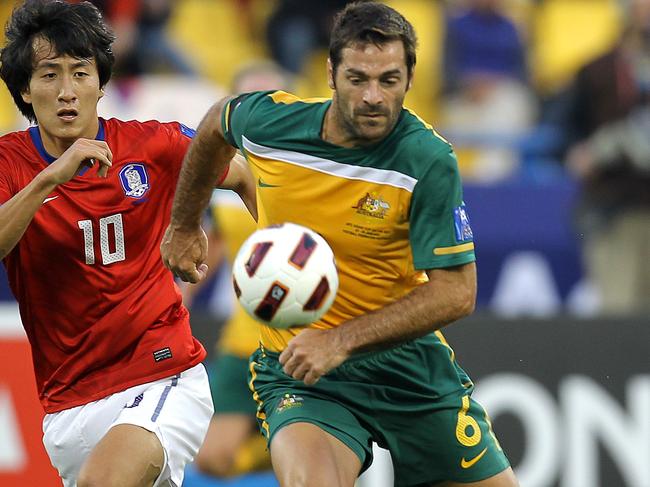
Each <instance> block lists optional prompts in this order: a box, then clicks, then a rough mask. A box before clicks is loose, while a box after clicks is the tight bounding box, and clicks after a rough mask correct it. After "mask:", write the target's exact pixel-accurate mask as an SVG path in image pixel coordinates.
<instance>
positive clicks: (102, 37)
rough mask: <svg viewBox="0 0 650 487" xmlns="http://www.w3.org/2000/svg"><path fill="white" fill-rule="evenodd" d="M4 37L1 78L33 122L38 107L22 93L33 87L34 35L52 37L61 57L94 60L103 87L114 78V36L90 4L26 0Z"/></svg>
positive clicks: (53, 46) (7, 26) (52, 0)
mask: <svg viewBox="0 0 650 487" xmlns="http://www.w3.org/2000/svg"><path fill="white" fill-rule="evenodd" d="M5 37H6V39H7V43H6V45H5V46H4V48H3V49H2V51H1V52H0V77H1V78H2V79H3V81H4V82H5V84H6V85H7V88H8V89H9V92H10V93H11V96H12V97H13V99H14V102H15V103H16V106H17V107H18V109H19V110H20V112H21V113H22V114H23V115H24V116H25V117H27V118H28V119H29V120H30V121H32V122H35V121H36V115H35V114H34V109H33V108H32V105H31V104H30V103H25V101H24V100H23V99H22V96H21V94H22V93H24V92H25V91H27V89H28V88H29V81H30V79H31V77H32V73H33V71H34V67H35V59H34V53H35V52H34V41H35V40H36V39H39V38H42V39H44V40H46V41H48V42H49V43H50V44H51V46H52V49H53V50H54V53H55V54H56V55H58V56H63V55H69V56H72V57H74V58H77V59H94V60H95V63H96V65H97V72H98V74H99V85H100V87H101V88H103V87H104V86H105V85H106V83H108V80H109V79H110V78H111V73H112V70H113V63H114V62H115V58H114V56H113V51H112V50H111V44H112V43H113V41H114V40H115V36H114V35H113V32H112V31H111V30H110V29H109V28H108V27H107V25H106V24H105V23H104V19H103V18H102V15H101V13H100V12H99V10H97V8H96V7H95V6H94V5H93V4H91V3H89V2H81V3H78V4H72V3H67V2H65V1H62V0H27V1H26V2H25V3H24V4H23V5H21V6H20V7H17V8H16V9H15V10H14V11H13V14H12V15H11V18H10V19H9V21H8V22H7V25H6V28H5Z"/></svg>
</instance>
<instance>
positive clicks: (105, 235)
mask: <svg viewBox="0 0 650 487" xmlns="http://www.w3.org/2000/svg"><path fill="white" fill-rule="evenodd" d="M77 225H78V226H79V228H81V230H83V232H84V252H85V254H86V264H89V265H92V264H94V263H95V239H94V235H93V222H92V220H79V221H78V222H77ZM109 227H112V231H109ZM111 236H112V240H113V242H114V245H110V240H111V238H110V237H111ZM111 247H113V248H114V250H113V251H111ZM99 248H100V250H101V253H102V264H104V265H108V264H112V263H113V262H120V261H122V260H124V259H126V252H125V250H124V225H123V224H122V214H121V213H117V214H115V215H110V216H105V217H103V218H100V219H99Z"/></svg>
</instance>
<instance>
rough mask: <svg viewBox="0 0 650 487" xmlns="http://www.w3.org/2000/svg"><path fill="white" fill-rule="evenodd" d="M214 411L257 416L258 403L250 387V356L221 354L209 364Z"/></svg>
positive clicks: (216, 412)
mask: <svg viewBox="0 0 650 487" xmlns="http://www.w3.org/2000/svg"><path fill="white" fill-rule="evenodd" d="M208 375H209V377H210V390H211V392H212V402H213V403H214V413H215V414H220V413H221V414H223V413H229V414H232V413H241V414H247V415H250V416H255V411H256V407H257V405H256V404H255V401H254V400H253V397H252V395H251V391H250V389H249V388H248V380H247V379H248V358H242V357H238V356H237V355H230V354H227V353H225V354H219V356H218V357H217V358H216V360H214V361H213V362H212V363H210V364H209V365H208Z"/></svg>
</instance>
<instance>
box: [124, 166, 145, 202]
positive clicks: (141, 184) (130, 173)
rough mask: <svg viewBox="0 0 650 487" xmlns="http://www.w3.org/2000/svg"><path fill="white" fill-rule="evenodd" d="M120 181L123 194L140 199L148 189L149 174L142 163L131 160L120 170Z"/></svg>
mask: <svg viewBox="0 0 650 487" xmlns="http://www.w3.org/2000/svg"><path fill="white" fill-rule="evenodd" d="M120 181H121V182H122V188H123V189H124V194H125V195H126V196H128V197H129V198H135V199H140V198H142V197H143V196H144V194H145V193H146V192H147V191H149V175H148V174H147V168H145V167H144V164H139V163H135V162H132V163H130V164H127V165H126V166H124V167H123V168H122V170H121V171H120Z"/></svg>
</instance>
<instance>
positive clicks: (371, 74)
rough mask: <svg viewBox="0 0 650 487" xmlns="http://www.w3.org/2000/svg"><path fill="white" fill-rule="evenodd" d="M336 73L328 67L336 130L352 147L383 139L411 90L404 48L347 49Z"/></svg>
mask: <svg viewBox="0 0 650 487" xmlns="http://www.w3.org/2000/svg"><path fill="white" fill-rule="evenodd" d="M341 54H342V56H341V62H340V64H339V66H338V67H337V70H336V73H334V72H333V70H332V66H331V63H328V68H329V75H330V77H329V79H330V87H331V88H332V89H333V90H334V96H333V103H332V108H333V110H334V115H335V123H334V125H335V127H334V129H335V130H338V131H341V132H343V133H345V134H346V135H347V138H348V140H349V141H350V142H351V143H352V144H353V145H357V144H358V145H367V144H372V143H375V142H378V141H380V140H381V139H383V138H384V137H386V136H387V135H388V134H389V133H390V131H391V130H392V129H393V127H394V126H395V124H396V123H397V119H398V117H399V114H400V112H401V110H402V106H403V103H404V97H405V96H406V92H407V91H408V89H409V88H410V85H411V83H410V80H409V77H408V71H407V68H406V57H405V52H404V44H403V43H402V42H401V41H392V42H388V43H386V44H383V45H382V46H377V45H375V44H373V43H367V44H357V45H353V46H350V47H346V48H344V49H343V50H342V52H341Z"/></svg>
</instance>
